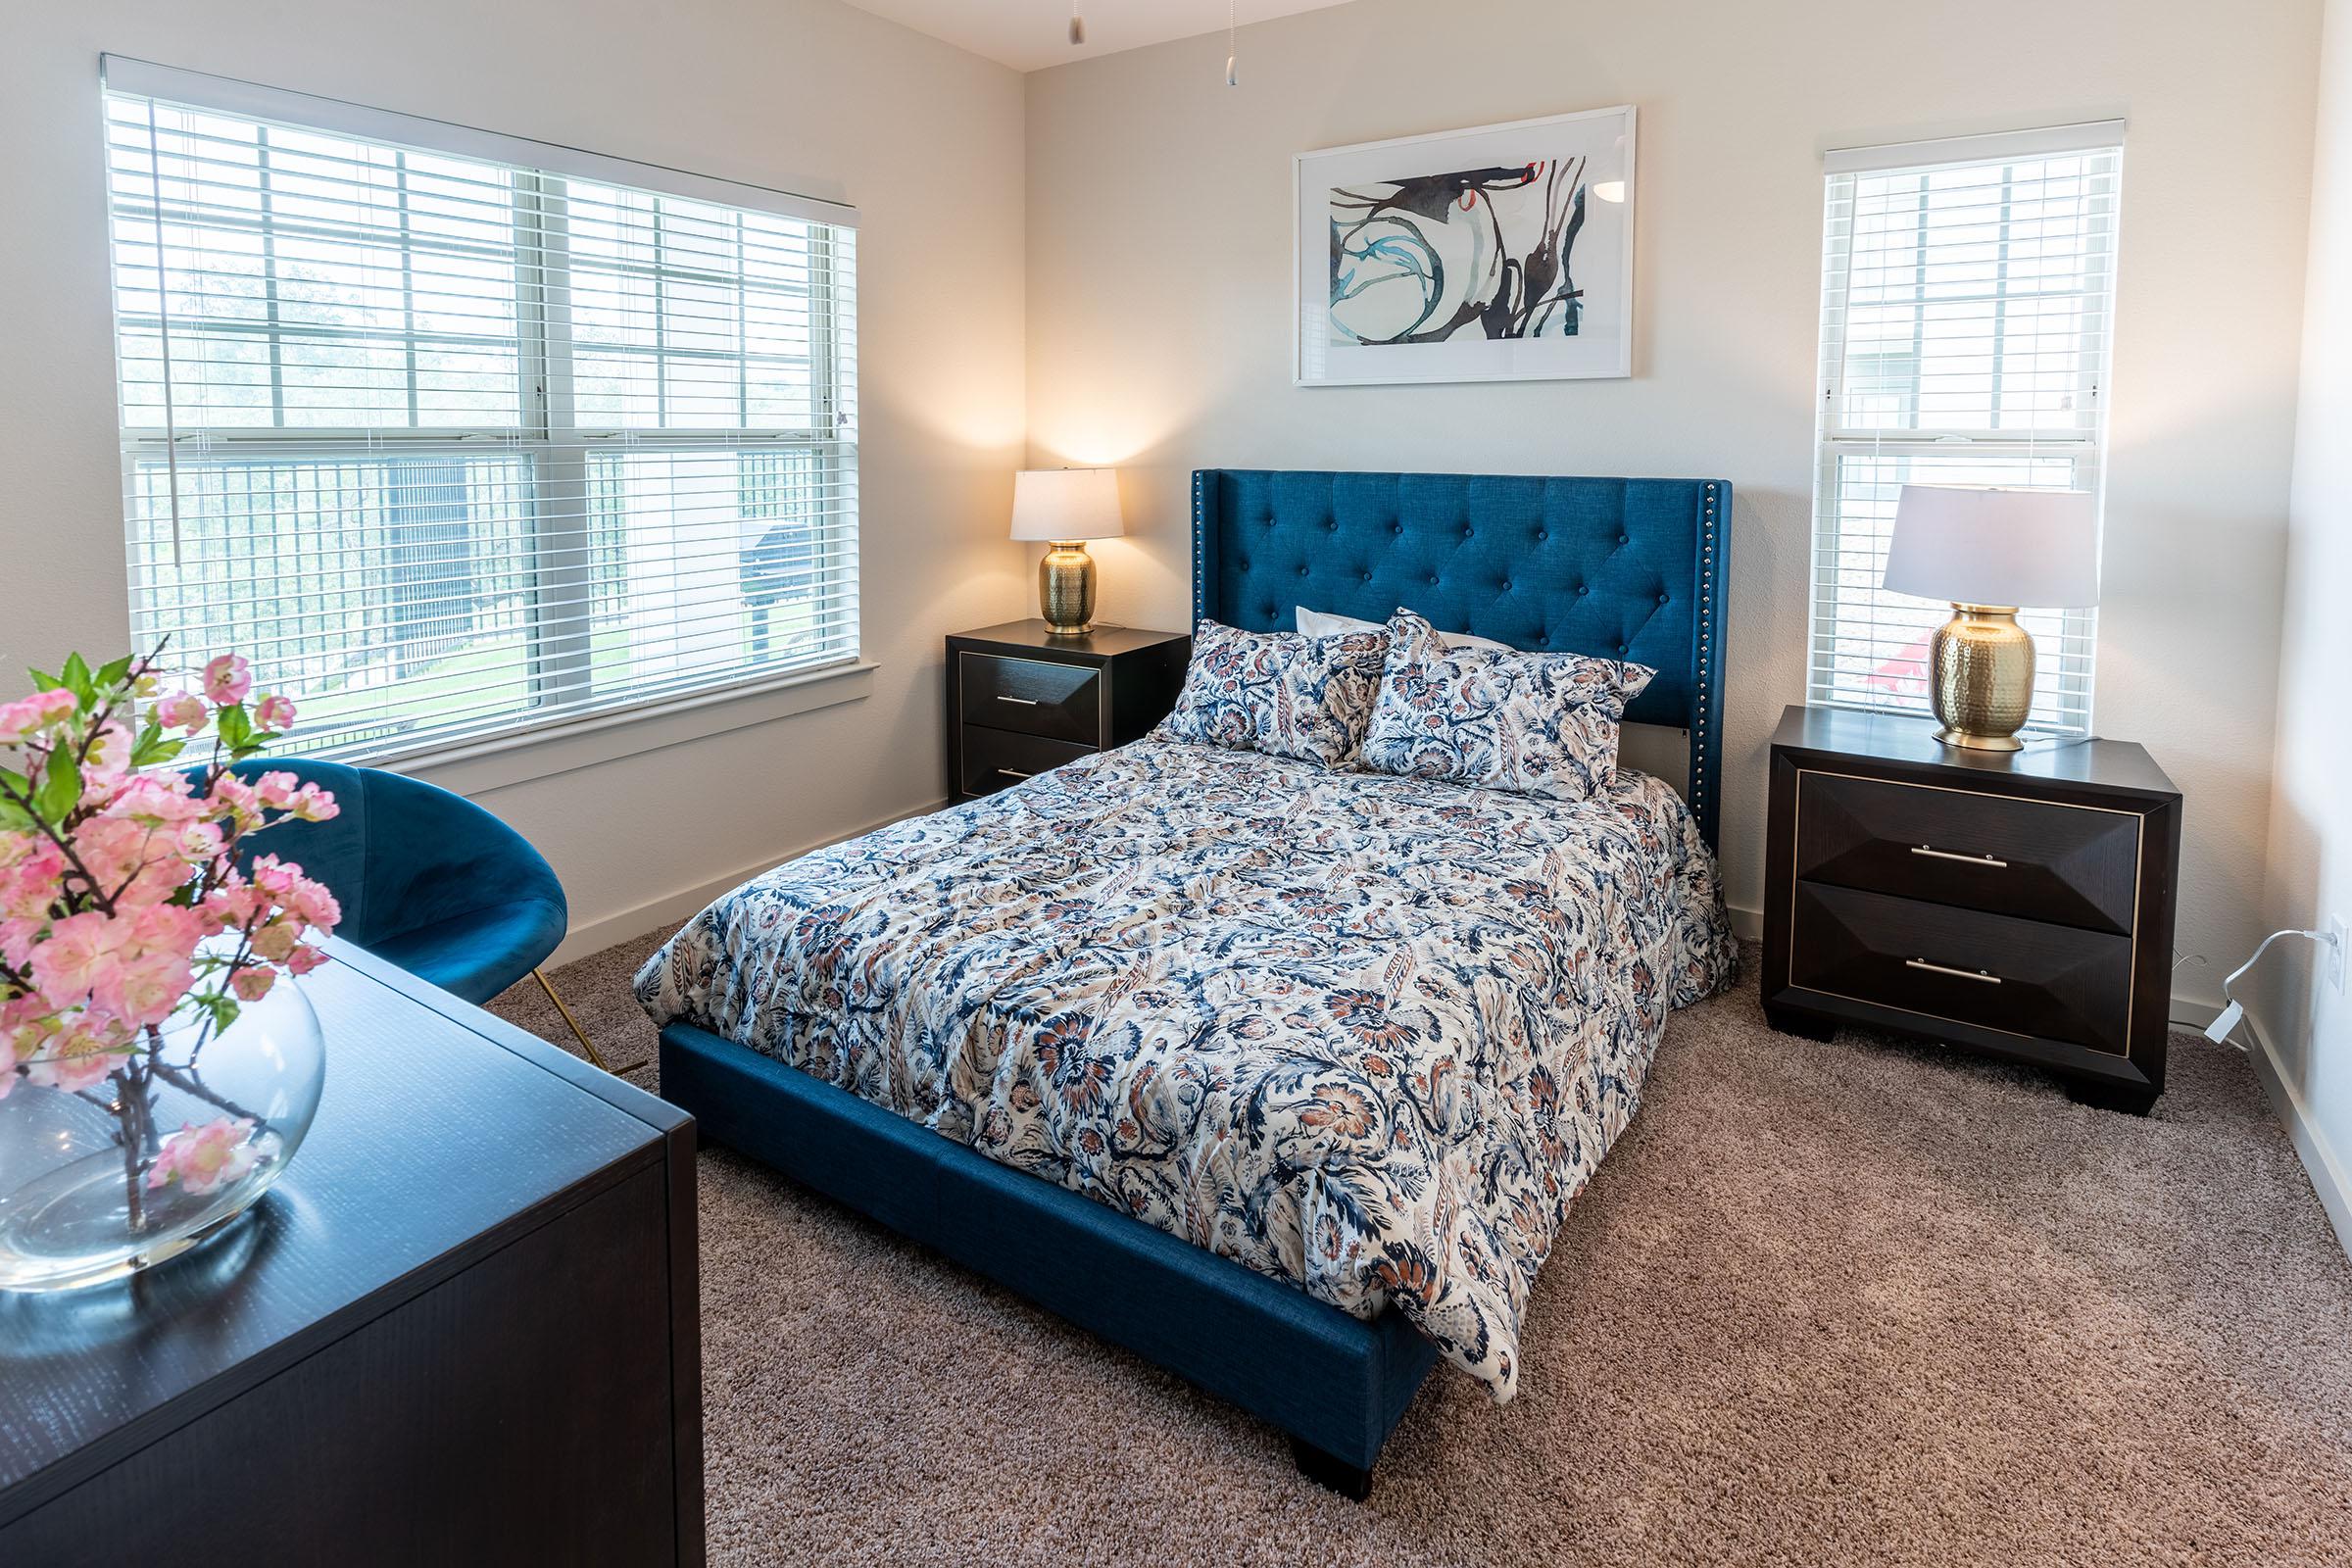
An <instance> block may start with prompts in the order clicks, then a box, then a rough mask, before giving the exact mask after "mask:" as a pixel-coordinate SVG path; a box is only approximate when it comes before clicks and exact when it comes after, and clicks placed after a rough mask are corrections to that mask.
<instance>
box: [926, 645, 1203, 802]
mask: <svg viewBox="0 0 2352 1568" xmlns="http://www.w3.org/2000/svg"><path fill="white" fill-rule="evenodd" d="M1192 651H1193V640H1192V638H1190V637H1188V636H1186V635H1185V634H1184V633H1183V632H1175V631H1145V630H1143V629H1141V628H1138V627H1134V626H1097V627H1096V628H1095V629H1094V630H1093V631H1091V632H1088V633H1086V634H1085V635H1083V636H1078V637H1055V636H1054V635H1052V634H1051V633H1050V632H1048V631H1047V630H1046V623H1045V622H1044V621H1042V620H1015V621H1010V622H1007V623H1006V624H1005V625H1002V626H987V627H983V628H982V629H980V630H978V631H966V632H958V633H956V635H955V636H952V637H950V638H949V639H948V800H949V802H950V804H960V803H961V802H964V801H969V800H974V799H976V798H978V797H979V796H982V795H990V794H994V793H995V792H996V791H998V790H1001V789H1008V788H1010V787H1011V786H1012V785H1015V784H1018V783H1019V782H1020V781H1021V780H1023V779H1025V778H1028V777H1030V776H1031V775H1032V774H1036V773H1042V772H1044V771H1045V770H1046V769H1047V768H1049V767H1058V766H1060V765H1061V764H1062V763H1063V762H1069V761H1075V760H1077V759H1079V758H1081V757H1084V756H1086V755H1087V754H1089V753H1090V752H1100V751H1107V750H1108V749H1109V748H1111V747H1113V746H1124V745H1126V744H1127V743H1128V742H1129V741H1133V740H1141V739H1143V737H1144V736H1145V735H1146V734H1147V733H1149V732H1150V730H1151V729H1152V725H1154V724H1156V723H1158V722H1159V721H1160V720H1161V719H1163V718H1165V717H1167V715H1168V710H1169V709H1171V708H1173V707H1175V706H1176V693H1177V691H1178V690H1179V689H1180V688H1181V687H1182V686H1183V685H1184V666H1185V662H1186V661H1187V660H1188V659H1190V658H1191V657H1192Z"/></svg>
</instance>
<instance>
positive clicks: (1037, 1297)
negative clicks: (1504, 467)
mask: <svg viewBox="0 0 2352 1568" xmlns="http://www.w3.org/2000/svg"><path fill="white" fill-rule="evenodd" d="M1731 501H1732V491H1731V486H1730V485H1728V484H1725V483H1723V482H1721V481H1719V480H1708V479H1543V478H1507V477H1484V476H1463V475H1455V474H1407V473H1302V472H1268V471H1262V470H1243V469H1204V470H1202V471H1201V472H1200V473H1197V474H1195V475H1194V478H1193V610H1194V615H1195V619H1196V620H1198V619H1199V618H1200V617H1201V616H1203V615H1206V616H1210V617H1213V618H1215V619H1217V620H1221V621H1224V622H1226V623H1227V624H1229V625H1236V626H1245V627H1249V628H1251V629H1253V630H1273V629H1277V628H1280V629H1287V628H1289V627H1290V626H1291V624H1292V621H1293V617H1294V615H1295V614H1296V613H1297V610H1298V608H1299V606H1300V605H1301V604H1303V605H1305V606H1307V607H1308V608H1310V609H1314V610H1321V611H1327V612H1334V613H1342V614H1350V615H1360V616H1362V617H1363V618H1365V619H1368V620H1380V619H1385V618H1386V617H1387V616H1388V614H1389V613H1390V612H1391V611H1393V610H1395V609H1397V607H1398V606H1399V605H1404V606H1409V607H1410V608H1412V609H1414V610H1417V611H1419V612H1421V613H1423V614H1426V615H1428V616H1429V617H1430V618H1431V619H1432V620H1433V621H1434V622H1436V624H1437V625H1438V627H1439V628H1440V629H1441V630H1446V631H1461V632H1469V633H1472V634H1475V635H1478V636H1485V637H1493V638H1495V639H1496V640H1497V641H1501V642H1507V643H1510V644H1512V645H1513V646H1516V647H1522V648H1528V649H1536V650H1544V649H1559V650H1568V651H1574V652H1579V653H1586V654H1593V655H1595V656H1599V657H1604V658H1611V659H1629V660H1632V661H1634V662H1638V663H1643V664H1648V665H1651V666H1652V667H1654V668H1655V669H1657V671H1658V676H1657V678H1656V679H1655V680H1654V681H1652V682H1651V683H1650V686H1649V689H1648V690H1647V691H1645V692H1643V693H1642V696H1641V698H1640V699H1638V700H1637V701H1636V702H1635V704H1634V706H1633V708H1632V710H1631V711H1630V712H1629V714H1628V716H1629V717H1630V718H1632V719H1634V720H1637V721H1641V722H1646V723H1654V724H1667V725H1675V726H1679V727H1681V728H1684V729H1687V730H1688V731H1689V732H1690V735H1691V769H1690V781H1689V784H1688V787H1687V791H1686V793H1687V796H1688V798H1689V800H1690V802H1691V808H1692V809H1693V811H1694V812H1695V813H1696V814H1697V817H1698V820H1699V823H1700V826H1701V828H1702V829H1703V831H1704V832H1705V834H1706V837H1707V841H1708V843H1710V844H1712V843H1713V842H1714V841H1715V824H1716V811H1717V806H1716V800H1717V779H1718V775H1719V772H1720V767H1721V758H1720V736H1721V727H1720V722H1719V714H1720V710H1721V702H1722V682H1723V665H1722V649H1723V597H1722V581H1723V569H1724V564H1725V561H1726V557H1727V550H1726V540H1727V535H1728V531H1729V530H1728V523H1729V520H1730V517H1731ZM662 1097H663V1098H664V1099H666V1100H668V1101H670V1102H671V1103H674V1104H677V1105H680V1106H683V1107H684V1108H685V1109H687V1110H689V1111H691V1112H692V1113H693V1114H694V1116H695V1118H696V1120H697V1121H698V1122H699V1123H700V1125H701V1128H702V1132H703V1136H704V1137H705V1138H707V1139H710V1140H711V1141H712V1142H714V1143H719V1144H725V1145H727V1146H729V1147H731V1148H734V1149H737V1150H740V1151H742V1152H745V1153H748V1154H750V1155H752V1156H753V1157H755V1158H757V1159H760V1160H762V1161H764V1162H765V1163H767V1164H769V1165H772V1166H774V1167H775V1168H777V1169H778V1170H781V1171H783V1172H785V1173H786V1174H788V1175H791V1176H794V1177H797V1178H799V1179H800V1180H802V1181H804V1182H806V1183H808V1184H809V1186H811V1187H814V1188H816V1189H818V1190H819V1191H821V1192H824V1193H827V1194H829V1195H831V1196H832V1197H834V1198H836V1199H838V1200H840V1201H842V1202H845V1203H847V1204H849V1205H850V1206H851V1207H853V1208H856V1209H859V1210H861V1211H863V1212H864V1213H867V1214H870V1215H872V1216H873V1217H874V1218H876V1219H878V1220H880V1221H881V1222H882V1223H883V1224H885V1225H888V1226H890V1227H891V1228H892V1229H893V1230H896V1231H899V1232H901V1233H903V1234H905V1235H907V1236H909V1237H912V1238H914V1239H915V1240H917V1241H920V1242H925V1243H928V1244H929V1245H931V1246H933V1247H935V1248H937V1249H939V1250H941V1251H943V1252H945V1253H947V1254H948V1256H950V1257H952V1258H954V1259H955V1260H956V1261H957V1262H959V1263H962V1264H964V1265H965V1266H967V1267H969V1268H971V1269H973V1270H975V1271H977V1272H979V1273H981V1274H984V1275H986V1276H988V1277H989V1278H991V1279H993V1280H996V1281H997V1282H999V1283H1000V1284H1002V1285H1004V1286H1005V1287H1007V1288H1008V1289H1010V1290H1012V1291H1014V1292H1016V1293H1018V1294H1019V1295H1021V1296H1024V1297H1026V1298H1028V1299H1030V1300H1032V1301H1035V1302H1037V1303H1038V1304H1039V1305H1041V1306H1044V1307H1046V1308H1048V1309H1049V1310H1051V1311H1054V1312H1055V1313H1058V1314H1059V1315H1061V1316H1062V1317H1065V1318H1068V1319H1069V1320H1070V1321H1071V1322H1073V1323H1076V1324H1078V1325H1080V1326H1081V1327H1084V1328H1088V1329H1091V1330H1093V1331H1094V1332H1095V1333H1097V1334H1100V1335H1102V1336H1103V1338H1104V1339H1107V1340H1111V1341H1114V1342H1115V1343H1117V1344H1120V1345H1123V1346H1125V1347H1127V1348H1129V1349H1131V1350H1133V1351H1135V1352H1136V1353H1138V1354H1140V1355H1142V1356H1144V1357H1145V1358H1146V1359H1148V1360H1151V1361H1153V1362H1156V1363H1158V1364H1159V1365H1161V1366H1164V1367H1166V1368H1168V1369H1169V1370H1170V1371H1173V1372H1175V1373H1177V1374H1179V1375H1180V1376H1182V1377H1184V1378H1186V1379H1188V1380H1190V1381H1191V1382H1193V1383H1195V1384H1197V1385H1198V1386H1200V1387H1201V1388H1202V1389H1205V1390H1207V1391H1208V1392H1209V1393H1211V1394H1214V1395H1217V1396H1219V1397H1223V1398H1226V1399H1230V1400H1231V1401H1233V1402H1234V1403H1235V1404H1238V1405H1240V1406H1242V1407H1243V1408H1244V1409H1247V1410H1249V1411H1250V1412H1252V1413H1253V1414H1255V1415H1257V1416H1259V1417H1261V1418H1263V1419H1264V1420H1266V1421H1269V1422H1271V1423H1273V1424H1274V1425H1275V1426H1277V1427H1280V1428H1282V1429H1283V1430H1284V1431H1285V1432H1287V1433H1289V1434H1290V1436H1291V1439H1292V1444H1293V1447H1294V1450H1295V1452H1296V1454H1297V1456H1298V1459H1299V1465H1300V1467H1301V1468H1302V1469H1304V1470H1305V1471H1306V1472H1307V1473H1308V1474H1310V1475H1312V1476H1314V1477H1315V1478H1316V1479H1318V1480H1320V1481H1323V1482H1325V1483H1326V1484H1328V1485H1331V1486H1334V1487H1337V1488H1338V1489H1340V1490H1341V1491H1344V1492H1347V1493H1348V1494H1349V1495H1354V1496H1359V1497H1360V1496H1362V1495H1364V1493H1365V1492H1366V1491H1367V1490H1368V1488H1369V1487H1370V1484H1371V1471H1372V1465H1373V1462H1374V1461H1375V1460H1376V1459H1377V1458H1378V1457H1379V1455H1380V1449H1381V1445H1382V1444H1383V1443H1385V1442H1386V1441H1387V1439H1388V1436H1389V1432H1390V1430H1391V1429H1392V1428H1394V1427H1395V1426H1396V1424H1397V1421H1398V1419H1400V1418H1401V1417H1402V1416H1403V1414H1404V1411H1405V1407H1406V1406H1407V1405H1408V1404H1410V1403H1411V1402H1412V1397H1413V1393H1414V1391H1415V1390H1416V1389H1418V1388H1419V1387H1420V1386H1421V1380H1422V1379H1423V1378H1424V1377H1425V1376H1427V1374H1428V1372H1429V1369H1430V1367H1431V1365H1432V1364H1433V1363H1434V1362H1435V1360H1436V1358H1437V1356H1436V1351H1435V1350H1434V1349H1432V1348H1431V1347H1430V1345H1429V1344H1428V1342H1427V1341H1425V1340H1423V1339H1421V1338H1420V1336H1419V1335H1417V1334H1415V1333H1414V1332H1413V1331H1412V1330H1411V1329H1409V1328H1407V1327H1405V1325H1404V1321H1403V1319H1402V1318H1401V1317H1400V1316H1398V1315H1397V1313H1394V1312H1391V1313H1385V1314H1383V1315H1382V1316H1381V1317H1379V1318H1377V1319H1375V1320H1374V1321H1372V1322H1370V1323H1363V1322H1359V1321H1357V1320H1356V1319H1354V1318H1351V1317H1349V1316H1348V1315H1347V1314H1346V1313H1344V1312H1341V1311H1339V1310H1338V1309H1337V1308H1335V1307H1331V1306H1327V1305H1325V1304H1324V1303H1322V1302H1320V1301H1317V1300H1314V1299H1311V1298H1309V1297H1307V1296H1306V1295H1305V1294H1304V1293H1302V1292H1300V1291H1298V1290H1296V1289H1294V1288H1292V1287H1290V1286H1287V1285H1283V1284H1278V1283H1277V1282H1275V1281H1273V1280H1270V1279H1267V1278H1265V1277H1264V1276H1262V1275H1258V1274H1253V1273H1251V1272H1250V1270H1248V1269H1246V1268H1243V1267H1241V1266H1240V1265H1239V1264H1236V1263H1232V1262H1229V1261H1227V1260H1226V1259H1224V1258H1221V1257H1217V1256H1215V1255H1213V1254H1211V1253H1209V1252H1206V1251H1203V1250H1201V1249H1199V1248H1196V1247H1193V1246H1191V1245H1189V1244H1187V1243H1184V1242H1180V1241H1177V1240H1176V1239H1175V1238H1173V1237H1171V1236H1168V1235H1166V1234H1164V1233H1162V1232H1160V1231H1157V1230H1154V1229H1153V1228H1152V1227H1151V1226H1149V1225H1146V1224H1144V1223H1143V1222H1142V1221H1140V1220H1137V1219H1133V1218H1131V1217H1129V1216H1128V1215H1125V1214H1122V1213H1119V1212H1118V1211H1116V1210H1115V1209H1112V1208H1109V1207H1107V1206H1105V1205H1103V1204H1102V1203H1098V1202H1096V1201H1094V1200H1092V1199H1089V1198H1083V1197H1080V1196H1079V1195H1078V1194H1076V1193H1072V1192H1069V1191H1068V1190H1066V1189H1064V1188H1061V1187H1057V1186H1054V1184H1052V1183H1050V1182H1045V1181H1041V1180H1039V1179H1038V1178H1036V1177H1034V1176H1030V1175H1027V1174H1025V1173H1023V1172H1020V1171H1016V1170H1012V1169H1009V1168H1008V1167H1006V1166H1003V1165H1000V1164H997V1163H996V1162H995V1161H993V1160H990V1159H988V1158H986V1157H985V1156H983V1155H980V1154H976V1153H974V1152H972V1151H970V1150H969V1149H967V1148H965V1147H963V1146H962V1145H960V1144H956V1143H952V1142H950V1141H949V1140H947V1139H944V1138H942V1137H940V1136H939V1135H938V1134H936V1133H933V1132H931V1131H929V1130H928V1129H926V1128H924V1127H921V1126H918V1125H916V1124H915V1123H913V1122H910V1121H907V1119H905V1118H904V1117H901V1116H898V1115H896V1114H894V1113H892V1112H890V1111H888V1110H884V1109H882V1108H880V1107H878V1106H876V1105H872V1104H869V1103H866V1102H865V1101H862V1100H859V1099H858V1098H857V1097H856V1096H854V1095H851V1094H849V1093H847V1092H846V1091H844V1090H840V1089H836V1088H834V1087H833V1086H832V1085H830V1084H825V1083H820V1082H818V1081H817V1080H816V1079H814V1078H811V1077H809V1076H808V1075H807V1074H805V1073H803V1072H800V1071H798V1070H797V1069H795V1068H791V1067H787V1066H785V1065H783V1064H782V1063H780V1062H777V1061H774V1060H772V1059H770V1058H768V1057H766V1056H763V1055H760V1054H759V1053H757V1052H755V1051H751V1050H748V1049H746V1048H745V1047H742V1046H738V1045H735V1044H733V1043H732V1042H730V1041H726V1040H722V1039H720V1038H719V1037H718V1036H716V1035H713V1034H711V1033H710V1032H708V1031H706V1030H702V1029H698V1028H695V1027H693V1026H691V1025H687V1024H672V1025H670V1026H669V1027H668V1028H666V1029H664V1030H662Z"/></svg>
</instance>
